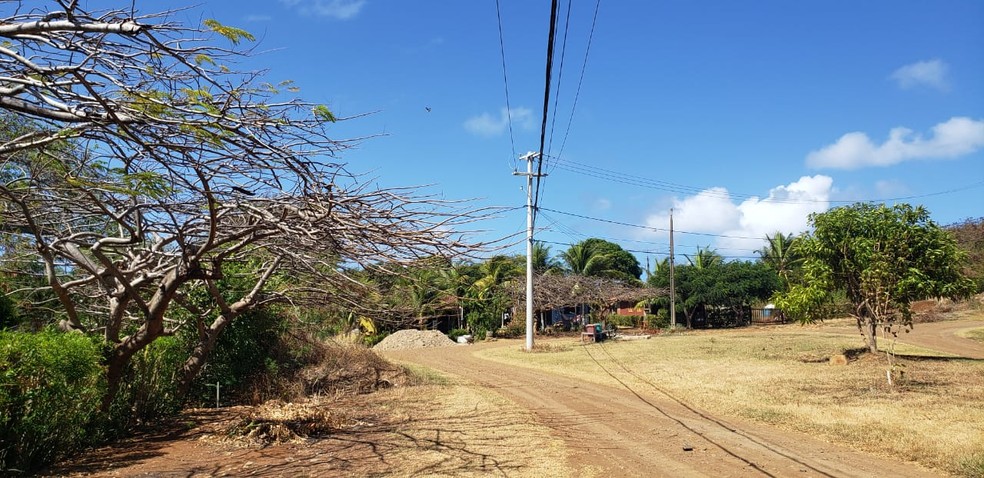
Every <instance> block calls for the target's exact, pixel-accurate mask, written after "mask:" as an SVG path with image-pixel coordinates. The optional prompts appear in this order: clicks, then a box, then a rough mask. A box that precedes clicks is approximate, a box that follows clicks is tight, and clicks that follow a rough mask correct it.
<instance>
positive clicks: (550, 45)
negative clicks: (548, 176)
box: [533, 0, 557, 224]
mask: <svg viewBox="0 0 984 478" xmlns="http://www.w3.org/2000/svg"><path fill="white" fill-rule="evenodd" d="M556 39H557V0H552V1H551V2H550V32H549V33H548V34H547V68H546V73H545V75H544V76H545V77H546V81H545V84H544V87H543V119H542V121H541V122H540V149H539V150H538V152H539V156H538V157H537V160H538V161H537V164H536V190H535V191H536V194H535V195H534V198H535V199H534V201H533V223H534V224H536V210H537V206H538V205H539V204H540V179H541V178H542V174H543V146H544V143H546V139H547V138H546V136H547V113H548V108H549V106H550V83H551V81H550V76H551V73H552V71H553V50H554V43H555V42H556Z"/></svg>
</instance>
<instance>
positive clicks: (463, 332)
mask: <svg viewBox="0 0 984 478" xmlns="http://www.w3.org/2000/svg"><path fill="white" fill-rule="evenodd" d="M462 335H468V330H466V329H451V331H450V332H448V338H450V339H451V340H454V341H457V340H458V337H461V336H462Z"/></svg>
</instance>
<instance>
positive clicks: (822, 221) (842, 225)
mask: <svg viewBox="0 0 984 478" xmlns="http://www.w3.org/2000/svg"><path fill="white" fill-rule="evenodd" d="M810 223H811V224H812V225H813V228H814V231H813V233H812V234H810V235H807V236H806V237H804V238H803V242H802V245H801V246H802V249H801V250H802V252H803V255H804V257H805V262H804V266H803V269H804V281H803V282H802V283H799V284H794V285H793V286H792V287H790V290H789V291H788V292H786V293H784V294H780V296H779V297H777V299H778V300H777V302H776V305H777V306H778V307H780V308H782V309H783V310H784V311H785V312H786V313H787V314H790V315H791V316H792V317H793V318H796V319H798V320H800V321H803V322H809V321H813V320H821V319H823V318H824V317H826V316H827V315H828V314H829V313H830V308H829V307H828V304H829V299H830V293H831V292H833V291H835V290H838V289H842V290H844V291H845V293H846V295H847V299H848V300H849V301H850V302H851V304H853V311H852V315H853V316H854V318H855V319H856V320H857V324H858V328H859V329H860V331H861V333H862V334H863V335H864V337H865V341H866V342H867V344H868V348H869V349H870V350H871V351H872V352H874V351H877V350H878V347H877V342H876V341H877V332H878V330H879V329H887V328H891V327H893V326H901V327H910V326H911V325H912V311H911V309H910V306H909V304H910V303H911V302H912V301H915V300H921V299H926V298H931V297H950V298H959V297H963V296H965V295H967V294H969V293H970V292H971V290H972V288H973V283H972V281H971V280H969V279H968V278H966V277H965V276H964V275H963V273H962V266H963V261H964V254H963V253H962V252H961V251H960V250H959V248H958V247H957V245H956V242H955V241H954V239H953V237H952V236H950V234H948V233H947V232H946V230H944V229H943V228H941V227H939V226H938V225H937V224H936V223H934V222H933V221H932V220H930V218H929V213H928V212H927V211H926V210H925V209H924V208H922V207H912V206H910V205H908V204H899V205H895V206H886V205H872V204H866V203H858V204H854V205H852V206H845V207H839V208H835V209H831V210H829V211H827V212H824V213H814V214H812V215H810Z"/></svg>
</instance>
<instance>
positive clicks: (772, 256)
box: [755, 231, 803, 288]
mask: <svg viewBox="0 0 984 478" xmlns="http://www.w3.org/2000/svg"><path fill="white" fill-rule="evenodd" d="M765 239H766V241H768V243H767V244H766V245H765V246H764V247H763V248H762V249H759V250H758V251H755V252H757V253H758V255H759V258H761V260H762V262H763V263H765V264H766V265H767V266H769V268H771V269H772V270H774V271H776V274H778V275H779V278H780V279H782V282H783V284H784V285H785V287H786V288H788V287H789V282H790V279H791V275H792V274H794V273H795V271H796V270H798V269H799V267H800V265H801V264H802V263H803V256H802V255H801V254H800V253H799V247H798V246H797V244H798V241H797V238H796V236H794V235H792V234H788V235H787V234H783V233H782V232H778V231H777V232H776V233H775V234H773V235H772V236H769V235H766V236H765Z"/></svg>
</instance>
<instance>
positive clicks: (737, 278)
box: [676, 254, 779, 328]
mask: <svg viewBox="0 0 984 478" xmlns="http://www.w3.org/2000/svg"><path fill="white" fill-rule="evenodd" d="M697 257H700V255H699V254H698V256H697ZM712 257H713V256H712ZM717 257H720V256H717ZM698 264H701V265H700V266H698ZM778 287H779V278H778V276H776V274H775V273H774V272H772V271H771V270H770V269H769V268H768V267H766V266H765V265H764V264H762V263H760V262H745V261H734V262H721V261H719V260H713V259H712V260H706V257H705V260H695V262H694V264H690V265H683V266H678V267H676V291H677V295H678V303H679V304H680V305H681V306H682V307H683V311H684V315H685V316H686V320H687V327H688V328H689V327H691V326H692V325H693V324H692V322H693V319H694V318H696V317H705V318H706V317H717V316H722V317H724V318H726V321H727V322H740V321H741V317H743V315H744V312H745V309H746V308H747V307H749V306H750V305H751V304H752V303H754V302H757V301H764V300H767V299H768V298H769V297H770V296H771V295H772V293H773V292H775V290H776V289H777V288H778ZM727 317H730V319H727Z"/></svg>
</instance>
